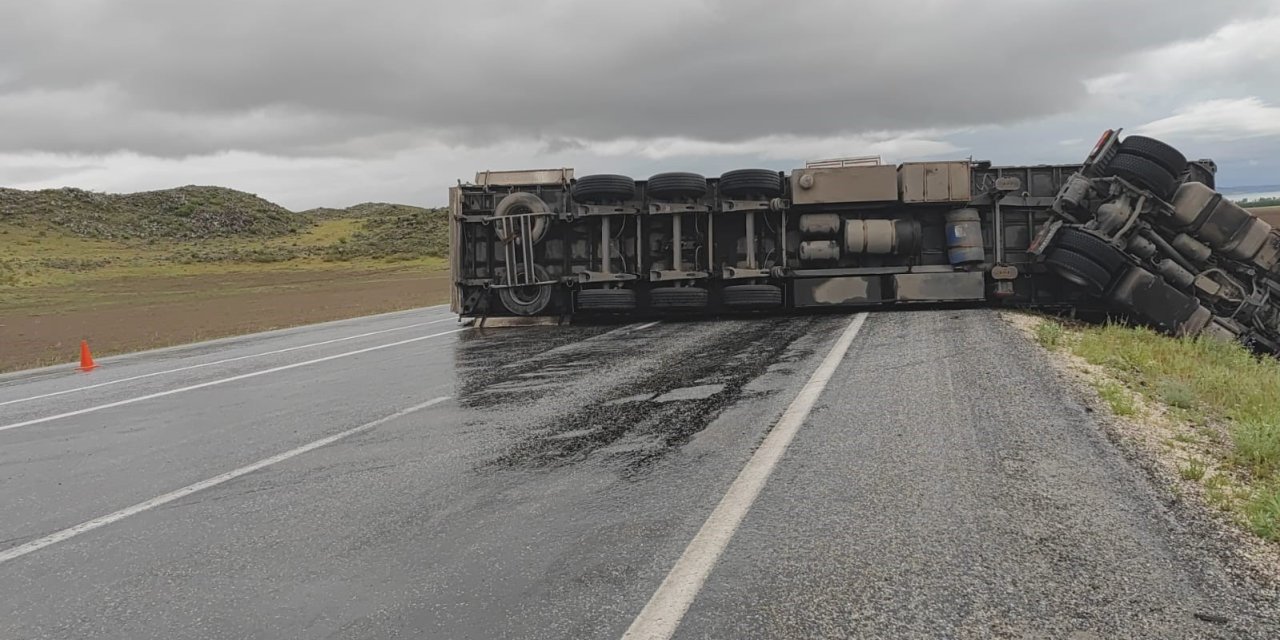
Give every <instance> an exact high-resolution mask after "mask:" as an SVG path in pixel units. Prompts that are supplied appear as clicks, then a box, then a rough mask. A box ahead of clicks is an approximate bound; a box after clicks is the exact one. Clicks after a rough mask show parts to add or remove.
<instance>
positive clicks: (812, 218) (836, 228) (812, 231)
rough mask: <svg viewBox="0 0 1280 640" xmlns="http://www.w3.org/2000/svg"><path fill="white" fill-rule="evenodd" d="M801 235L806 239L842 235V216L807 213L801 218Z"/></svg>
mask: <svg viewBox="0 0 1280 640" xmlns="http://www.w3.org/2000/svg"><path fill="white" fill-rule="evenodd" d="M800 233H803V234H804V235H805V237H820V238H828V237H832V236H834V235H836V234H838V233H840V214H838V213H806V214H804V215H802V216H800Z"/></svg>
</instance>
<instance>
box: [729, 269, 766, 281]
mask: <svg viewBox="0 0 1280 640" xmlns="http://www.w3.org/2000/svg"><path fill="white" fill-rule="evenodd" d="M768 277H769V270H768V269H739V268H738V267H725V268H724V270H723V271H721V273H720V278H721V279H723V280H743V279H746V278H768Z"/></svg>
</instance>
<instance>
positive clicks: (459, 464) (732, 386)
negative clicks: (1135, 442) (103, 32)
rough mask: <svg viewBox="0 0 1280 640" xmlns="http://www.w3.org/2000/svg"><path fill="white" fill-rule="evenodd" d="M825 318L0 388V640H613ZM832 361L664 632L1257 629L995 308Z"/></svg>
mask: <svg viewBox="0 0 1280 640" xmlns="http://www.w3.org/2000/svg"><path fill="white" fill-rule="evenodd" d="M850 320H851V318H850V317H849V316H840V315H827V316H813V317H793V318H762V319H739V320H724V321H718V322H663V323H659V324H656V325H648V324H644V325H642V324H638V323H637V324H631V325H613V326H572V327H538V328H526V329H484V330H480V329H462V328H460V327H458V326H456V325H455V324H454V322H453V320H452V318H451V317H449V316H448V315H447V313H446V312H445V311H444V310H442V309H427V310H418V311H414V312H406V313H398V314H388V315H385V316H376V317H371V318H365V319H359V320H356V321H346V322H342V323H330V324H326V325H317V326H315V327H306V328H300V329H296V330H288V331H283V332H273V333H272V334H261V335H258V336H249V337H246V338H240V339H233V340H224V341H217V342H215V343H209V344H204V345H197V346H193V347H185V348H178V349H170V350H165V351H162V352H152V353H147V354H138V355H135V356H126V357H122V358H116V359H112V360H109V361H107V362H106V363H105V366H104V367H102V368H101V369H100V370H98V371H95V372H93V373H91V374H87V375H84V374H69V373H67V372H66V371H65V370H53V371H50V370H42V371H38V372H29V373H26V374H19V375H11V376H4V377H0V505H3V517H0V638H43V637H49V638H86V637H94V638H96V637H109V638H143V637H156V638H292V637H299V638H328V637H333V638H386V637H431V638H494V637H497V638H578V637H585V638H616V637H620V636H621V635H622V634H623V632H624V631H626V630H627V629H628V627H629V625H631V624H632V622H633V620H635V619H636V616H637V615H638V614H639V613H640V611H641V610H642V609H643V608H644V607H645V605H646V603H647V602H649V600H650V598H651V597H652V596H653V595H654V593H655V590H657V589H658V588H659V585H660V584H662V583H663V580H664V578H666V577H667V575H668V572H669V571H671V569H672V567H673V566H674V565H675V564H676V563H677V560H678V559H680V558H681V556H682V554H683V553H684V552H685V549H686V546H687V545H689V543H690V540H691V539H693V538H694V536H695V534H697V533H698V532H699V530H700V528H702V527H703V525H704V523H705V522H706V521H707V518H708V515H709V514H711V513H712V512H713V510H715V509H716V508H717V505H718V504H719V503H720V502H721V500H722V498H723V497H724V495H725V493H726V491H728V490H729V489H730V488H731V487H732V486H734V485H735V479H736V478H738V476H739V474H740V472H742V470H743V468H744V465H747V463H748V460H751V459H752V458H753V455H754V454H756V452H757V448H758V447H760V445H761V442H762V441H764V440H765V438H766V436H767V435H769V433H770V429H771V428H772V427H773V426H774V425H775V424H776V423H778V421H779V418H780V417H782V416H783V414H784V412H785V411H787V409H788V407H789V406H791V405H792V403H793V401H794V400H795V399H796V397H797V394H799V393H800V392H801V389H802V388H803V387H804V386H805V385H806V383H807V381H809V380H810V378H811V376H812V375H813V374H814V373H815V371H816V370H817V369H818V368H819V363H820V362H822V361H823V359H824V358H825V357H826V356H827V355H828V354H829V352H830V351H831V350H832V348H833V345H835V343H836V341H837V338H838V337H839V336H840V335H841V334H842V332H844V331H846V329H847V327H848V326H849V325H850ZM1011 345H1012V346H1011ZM837 364H838V366H837V367H836V368H835V370H834V373H833V375H832V376H831V379H830V382H829V383H828V384H827V385H826V387H825V388H824V389H822V390H821V393H820V394H819V395H818V396H817V399H816V402H815V404H814V408H813V410H812V412H811V413H806V414H805V415H803V416H801V417H802V418H803V421H802V422H801V423H800V425H799V429H798V430H797V431H796V434H795V437H794V441H792V442H791V443H790V446H789V448H787V449H786V450H785V453H784V454H783V455H782V457H781V458H780V459H779V461H778V463H777V466H776V468H773V469H772V475H771V476H769V479H768V480H767V483H766V484H765V485H764V488H763V490H762V491H761V493H760V494H759V497H758V498H756V500H755V501H754V504H752V505H751V507H750V510H749V512H747V514H746V516H745V518H744V519H743V520H742V523H741V526H740V528H738V529H737V530H736V531H733V532H731V533H732V535H731V536H730V537H728V539H727V546H725V547H724V550H723V554H722V555H721V556H720V557H719V558H718V560H717V561H716V562H715V563H714V565H713V568H712V570H711V572H710V574H709V576H708V577H707V580H706V582H705V584H703V585H701V588H700V589H699V590H696V592H695V594H694V596H693V598H692V601H691V605H690V606H689V608H688V611H687V613H686V614H685V615H684V617H683V619H682V620H681V621H680V624H679V625H678V627H677V628H676V632H675V637H679V638H702V637H726V638H744V637H849V636H863V637H940V636H945V637H992V636H994V637H1067V636H1068V634H1070V633H1076V634H1077V635H1076V636H1074V637H1081V638H1087V637H1117V636H1123V637H1159V638H1172V637H1187V638H1193V637H1196V638H1198V637H1223V638H1235V637H1258V638H1267V637H1277V636H1278V635H1280V627H1278V626H1277V622H1276V620H1277V618H1276V617H1275V616H1276V609H1275V603H1274V600H1272V599H1271V596H1269V595H1268V594H1267V593H1265V592H1264V591H1263V590H1262V589H1260V588H1259V587H1257V586H1256V585H1253V584H1251V583H1248V582H1247V581H1241V580H1240V579H1238V578H1233V577H1232V574H1230V573H1229V571H1228V568H1227V567H1225V566H1224V564H1223V562H1224V561H1222V560H1220V559H1218V557H1217V555H1216V554H1215V553H1213V552H1212V551H1211V550H1206V549H1204V548H1202V545H1201V544H1200V542H1199V541H1198V540H1197V539H1196V538H1195V536H1193V535H1192V534H1191V533H1190V532H1189V531H1187V530H1186V529H1185V528H1184V527H1182V526H1181V525H1180V523H1179V522H1177V521H1176V519H1175V518H1173V517H1172V516H1171V515H1170V514H1169V513H1168V512H1167V509H1166V508H1165V506H1164V503H1163V502H1162V499H1161V497H1160V496H1159V495H1157V493H1156V492H1155V491H1154V490H1153V489H1152V488H1151V487H1150V486H1149V483H1148V481H1147V480H1146V478H1145V477H1144V476H1143V475H1142V473H1141V472H1140V471H1138V470H1137V469H1136V467H1135V466H1134V465H1133V464H1132V463H1130V462H1128V461H1127V460H1125V459H1124V458H1123V456H1121V455H1120V454H1119V453H1117V452H1116V451H1115V450H1114V448H1113V447H1112V446H1111V445H1110V444H1109V443H1108V442H1107V441H1106V439H1105V437H1104V436H1103V435H1102V432H1101V430H1100V428H1099V427H1098V425H1096V424H1094V423H1093V422H1092V420H1091V418H1090V417H1089V416H1088V415H1087V414H1085V413H1084V411H1083V409H1082V408H1080V407H1079V406H1076V405H1075V404H1074V403H1073V401H1072V400H1070V399H1069V398H1068V397H1067V395H1066V394H1065V393H1063V392H1062V391H1061V390H1060V389H1059V387H1058V385H1059V384H1060V383H1059V382H1058V381H1057V379H1056V378H1055V376H1054V374H1053V373H1052V372H1051V371H1050V370H1049V369H1048V368H1047V367H1046V365H1044V364H1043V363H1041V362H1040V361H1039V360H1038V355H1037V354H1036V353H1035V352H1034V350H1033V349H1032V348H1031V347H1030V346H1029V345H1027V344H1026V343H1025V342H1024V341H1022V338H1021V337H1020V336H1018V335H1017V334H1016V333H1015V332H1014V331H1013V330H1012V329H1011V328H1009V327H1007V326H1006V325H1005V324H1004V323H1003V322H1002V321H1001V320H999V318H998V316H997V315H996V314H995V313H993V312H989V311H923V312H917V313H887V314H873V315H871V316H869V317H868V318H867V319H866V321H865V325H864V326H862V328H861V332H860V333H858V334H857V335H856V336H855V337H854V339H853V341H852V343H851V345H850V346H849V350H848V352H847V354H845V355H844V357H843V358H841V359H839V360H838V361H837ZM95 385H97V386H95ZM90 387H92V388H90ZM397 412H404V413H401V414H397ZM330 439H331V440H332V441H331V442H330V441H328V440H330ZM316 443H321V444H323V446H315V447H314V448H308V447H311V446H313V445H316ZM293 452H300V453H293ZM281 454H289V455H288V457H286V458H283V459H279V460H277V461H274V462H271V463H270V464H266V465H263V466H260V467H255V466H254V465H256V464H259V463H261V462H262V461H264V460H271V459H272V457H273V456H277V457H278V456H280V455H281ZM233 471H237V472H239V471H243V473H238V474H233V475H234V477H223V476H225V474H228V472H233ZM220 474H221V475H220ZM219 478H222V479H219ZM211 479H214V480H217V482H216V483H214V484H206V485H200V484H199V483H201V482H206V483H207V482H208V481H210V480H211ZM193 485H194V486H196V487H197V490H193V491H191V492H189V493H187V492H180V493H179V494H170V492H174V491H175V490H179V489H181V488H183V487H191V486H193ZM160 496H168V497H166V498H165V499H164V500H163V501H159V502H156V501H155V499H156V498H157V497H160ZM108 514H123V515H119V517H117V518H114V519H109V521H100V520H99V521H95V519H97V518H101V517H102V516H105V515H108ZM95 522H96V524H94V525H93V526H91V527H90V528H87V529H75V527H77V526H78V525H84V524H86V523H95ZM5 554H8V555H5ZM1197 616H1199V617H1197ZM1206 617H1207V618H1209V619H1210V620H1205V619H1203V618H1206ZM1091 634H1092V635H1091Z"/></svg>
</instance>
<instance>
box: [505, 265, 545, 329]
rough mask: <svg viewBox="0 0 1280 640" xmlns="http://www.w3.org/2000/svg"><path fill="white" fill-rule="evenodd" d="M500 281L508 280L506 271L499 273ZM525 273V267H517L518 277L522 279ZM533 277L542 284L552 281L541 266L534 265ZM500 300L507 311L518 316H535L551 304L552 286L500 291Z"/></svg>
mask: <svg viewBox="0 0 1280 640" xmlns="http://www.w3.org/2000/svg"><path fill="white" fill-rule="evenodd" d="M498 273H499V274H503V275H499V277H498V280H499V281H504V280H506V276H505V273H506V270H505V269H503V270H501V271H499V272H498ZM523 273H524V265H520V266H519V267H516V277H517V278H518V277H520V275H521V274H523ZM533 276H534V278H535V279H536V280H538V281H540V282H546V281H548V280H550V279H551V276H550V274H548V273H547V270H546V269H545V268H543V266H542V265H540V264H535V265H533ZM498 299H499V300H502V306H504V307H506V308H507V311H510V312H511V313H514V314H516V315H518V316H534V315H538V314H539V313H542V312H543V311H545V310H546V308H547V306H548V305H549V304H551V285H540V286H531V287H515V288H509V289H499V290H498Z"/></svg>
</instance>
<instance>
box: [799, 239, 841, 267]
mask: <svg viewBox="0 0 1280 640" xmlns="http://www.w3.org/2000/svg"><path fill="white" fill-rule="evenodd" d="M799 254H800V261H801V262H835V261H837V260H839V259H840V243H838V242H836V241H835V240H806V241H804V242H801V243H800V251H799Z"/></svg>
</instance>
